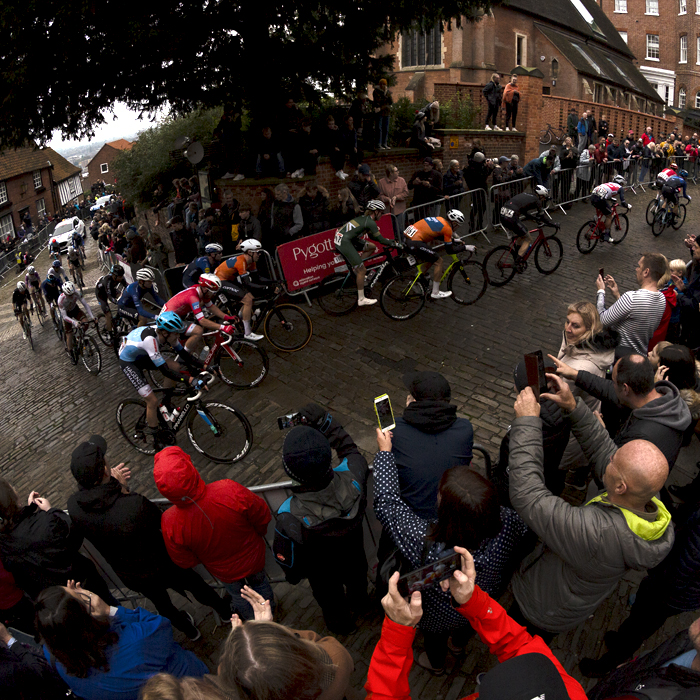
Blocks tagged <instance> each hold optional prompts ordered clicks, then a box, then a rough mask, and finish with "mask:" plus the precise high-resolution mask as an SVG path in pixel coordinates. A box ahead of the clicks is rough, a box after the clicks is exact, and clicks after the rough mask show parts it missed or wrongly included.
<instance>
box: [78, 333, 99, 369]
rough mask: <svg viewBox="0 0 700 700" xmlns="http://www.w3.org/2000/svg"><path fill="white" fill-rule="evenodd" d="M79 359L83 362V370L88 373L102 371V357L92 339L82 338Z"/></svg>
mask: <svg viewBox="0 0 700 700" xmlns="http://www.w3.org/2000/svg"><path fill="white" fill-rule="evenodd" d="M80 357H81V358H82V360H83V364H84V365H85V369H86V370H87V371H88V372H90V374H99V373H100V370H101V369H102V355H100V349H99V348H98V347H97V343H96V342H95V341H94V340H93V339H92V338H88V337H84V338H83V347H82V352H81V353H80Z"/></svg>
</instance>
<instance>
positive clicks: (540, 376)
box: [524, 350, 547, 401]
mask: <svg viewBox="0 0 700 700" xmlns="http://www.w3.org/2000/svg"><path fill="white" fill-rule="evenodd" d="M524 357H525V371H526V372H527V385H528V386H529V387H531V388H532V390H533V391H534V392H535V398H536V399H537V400H538V401H539V399H540V394H544V393H545V392H546V391H547V377H546V376H545V370H544V356H543V355H542V350H538V351H537V352H529V353H527V354H526V355H525V356H524Z"/></svg>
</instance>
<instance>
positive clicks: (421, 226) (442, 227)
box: [403, 216, 452, 243]
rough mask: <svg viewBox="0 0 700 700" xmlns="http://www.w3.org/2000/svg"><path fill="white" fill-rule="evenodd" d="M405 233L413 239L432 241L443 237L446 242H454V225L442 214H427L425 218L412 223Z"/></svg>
mask: <svg viewBox="0 0 700 700" xmlns="http://www.w3.org/2000/svg"><path fill="white" fill-rule="evenodd" d="M403 235H404V236H406V238H409V239H410V240H412V241H424V242H425V243H432V241H434V240H435V239H436V238H442V239H443V240H444V241H445V243H451V242H452V226H450V224H449V223H448V222H447V221H445V219H443V218H442V217H441V216H427V217H426V218H425V219H421V220H420V221H416V223H415V224H411V226H409V227H408V228H407V229H406V230H405V231H404V232H403Z"/></svg>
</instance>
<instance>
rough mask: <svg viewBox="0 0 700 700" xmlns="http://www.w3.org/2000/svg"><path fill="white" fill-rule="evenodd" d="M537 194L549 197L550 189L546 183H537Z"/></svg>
mask: <svg viewBox="0 0 700 700" xmlns="http://www.w3.org/2000/svg"><path fill="white" fill-rule="evenodd" d="M535 194H536V195H538V196H539V197H546V198H547V199H549V190H548V189H547V188H546V187H545V186H544V185H537V187H535Z"/></svg>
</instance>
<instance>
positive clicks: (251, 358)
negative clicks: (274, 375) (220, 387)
mask: <svg viewBox="0 0 700 700" xmlns="http://www.w3.org/2000/svg"><path fill="white" fill-rule="evenodd" d="M230 347H231V349H232V350H233V351H234V352H235V353H236V355H238V357H239V358H240V360H234V359H233V358H232V357H231V355H229V354H228V352H226V349H225V348H222V350H221V351H220V353H219V357H218V359H217V362H218V363H219V370H220V373H221V379H222V381H224V382H225V383H226V384H228V385H229V386H235V387H236V388H237V389H252V388H253V387H255V386H258V384H260V383H261V382H262V380H263V379H265V377H266V376H267V370H268V369H269V367H270V361H269V360H268V357H267V353H266V352H265V351H264V350H263V349H262V348H261V347H260V346H258V345H257V344H256V343H254V342H253V341H252V340H234V341H233V342H232V343H231V345H230Z"/></svg>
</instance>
